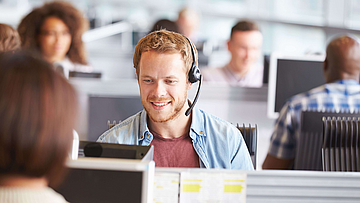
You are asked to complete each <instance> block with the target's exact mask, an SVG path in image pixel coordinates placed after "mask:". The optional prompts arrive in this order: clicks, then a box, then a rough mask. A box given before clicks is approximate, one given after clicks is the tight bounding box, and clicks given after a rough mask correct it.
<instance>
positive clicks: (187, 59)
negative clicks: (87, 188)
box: [98, 30, 253, 170]
mask: <svg viewBox="0 0 360 203" xmlns="http://www.w3.org/2000/svg"><path fill="white" fill-rule="evenodd" d="M193 46H194V45H193V44H192V43H191V42H190V40H189V39H188V38H186V37H185V36H183V35H181V34H178V33H174V32H170V31H166V30H160V31H155V32H152V33H150V34H148V35H147V36H146V37H144V38H142V39H141V40H140V41H139V43H138V44H137V45H136V48H135V53H134V58H133V62H134V67H135V69H136V75H137V80H138V84H139V88H140V96H141V102H142V104H143V107H144V110H142V111H140V112H139V113H137V114H135V115H134V116H131V117H130V118H128V119H126V120H124V121H123V122H121V123H120V124H118V125H116V126H114V127H113V128H111V129H110V130H108V131H106V132H105V133H104V134H102V135H101V136H100V137H99V139H98V142H109V143H119V144H135V145H146V146H147V145H154V161H155V165H156V166H158V167H194V168H199V167H200V168H226V169H243V170H253V165H252V162H251V159H250V156H249V153H248V150H247V147H246V144H245V141H244V140H243V138H242V136H241V134H240V131H239V130H238V129H237V128H236V127H234V126H233V125H232V124H230V123H228V122H226V121H224V120H222V119H220V118H217V117H215V116H213V115H210V114H208V113H206V112H204V111H202V110H200V109H197V108H194V105H195V103H196V100H197V98H198V94H199V89H200V86H201V75H200V70H199V68H198V67H197V60H196V59H197V52H196V49H195V48H194V47H193ZM197 81H200V84H199V89H198V92H197V95H196V98H195V101H194V102H193V104H190V103H189V102H188V99H187V92H188V90H190V89H191V88H192V86H193V84H194V83H195V82H197Z"/></svg>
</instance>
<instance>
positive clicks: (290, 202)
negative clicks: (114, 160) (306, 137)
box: [154, 168, 360, 203]
mask: <svg viewBox="0 0 360 203" xmlns="http://www.w3.org/2000/svg"><path fill="white" fill-rule="evenodd" d="M181 172H190V173H197V172H203V173H233V174H236V173H246V174H247V189H246V190H247V195H246V202H247V203H263V202H266V203H272V202H274V203H275V202H276V203H300V202H301V203H304V202H311V203H331V202H333V203H340V202H341V203H350V202H351V203H355V202H357V203H358V202H360V173H356V172H346V173H345V172H319V171H278V170H262V171H236V170H224V169H219V170H217V169H213V170H206V169H181V168H156V169H155V174H157V173H179V174H180V173H181ZM155 181H156V176H155ZM154 198H156V197H155V196H154Z"/></svg>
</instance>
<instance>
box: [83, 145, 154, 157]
mask: <svg viewBox="0 0 360 203" xmlns="http://www.w3.org/2000/svg"><path fill="white" fill-rule="evenodd" d="M150 148H151V146H141V145H124V144H114V143H101V142H91V141H80V143H79V157H102V158H119V159H143V158H144V157H145V156H146V155H147V154H148V152H149V151H150ZM150 153H153V152H151V151H150ZM149 158H150V159H151V160H152V155H151V154H150V155H149Z"/></svg>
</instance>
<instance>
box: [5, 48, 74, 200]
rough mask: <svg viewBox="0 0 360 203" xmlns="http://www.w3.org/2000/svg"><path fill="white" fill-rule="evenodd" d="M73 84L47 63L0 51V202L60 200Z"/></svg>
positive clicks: (71, 122) (71, 117)
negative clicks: (60, 185) (56, 189)
mask: <svg viewBox="0 0 360 203" xmlns="http://www.w3.org/2000/svg"><path fill="white" fill-rule="evenodd" d="M76 113H77V97H76V92H75V89H74V88H73V87H72V86H71V85H70V84H69V83H68V82H67V80H66V79H65V78H64V77H62V76H61V75H60V74H58V73H56V72H55V71H54V70H53V69H52V65H51V64H49V63H48V62H46V61H44V60H42V59H39V58H38V57H36V58H35V57H33V56H31V55H29V53H25V52H23V51H19V52H15V53H2V54H0V118H1V122H0V202H6V203H25V202H26V203H49V202H52V203H65V202H66V200H65V199H64V198H63V197H62V196H61V195H60V194H58V193H57V192H55V191H54V190H53V189H51V188H50V187H49V185H50V186H52V187H53V186H56V185H57V184H59V183H60V181H61V177H62V174H63V172H64V164H65V161H66V159H67V157H68V156H69V152H70V149H71V143H72V140H73V128H74V125H75V120H76Z"/></svg>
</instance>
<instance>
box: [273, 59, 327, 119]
mask: <svg viewBox="0 0 360 203" xmlns="http://www.w3.org/2000/svg"><path fill="white" fill-rule="evenodd" d="M278 60H297V61H318V62H323V61H324V60H325V55H303V56H290V55H283V54H280V53H271V55H270V65H269V83H268V100H267V116H268V118H270V119H277V118H278V117H279V112H275V97H276V80H277V78H276V77H277V65H278Z"/></svg>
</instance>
